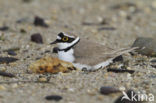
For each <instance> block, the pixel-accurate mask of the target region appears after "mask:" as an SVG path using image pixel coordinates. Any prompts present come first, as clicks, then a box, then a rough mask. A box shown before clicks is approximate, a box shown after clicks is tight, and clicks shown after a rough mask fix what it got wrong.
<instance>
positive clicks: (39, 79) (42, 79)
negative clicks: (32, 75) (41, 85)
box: [38, 77, 48, 82]
mask: <svg viewBox="0 0 156 103" xmlns="http://www.w3.org/2000/svg"><path fill="white" fill-rule="evenodd" d="M38 81H39V82H47V81H48V80H47V78H45V77H39V78H38Z"/></svg>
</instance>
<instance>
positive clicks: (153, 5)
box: [0, 0, 156, 48]
mask: <svg viewBox="0 0 156 103" xmlns="http://www.w3.org/2000/svg"><path fill="white" fill-rule="evenodd" d="M36 16H38V17H40V18H42V19H44V21H45V22H46V23H47V25H49V27H47V28H42V27H36V26H34V24H33V23H34V19H35V17H36ZM3 26H7V27H9V29H8V30H6V31H5V35H4V38H5V39H6V40H7V41H8V42H10V43H11V44H10V45H14V44H16V45H21V44H27V41H29V37H30V35H31V34H33V33H36V32H39V33H41V34H42V35H43V37H44V38H45V42H46V43H49V42H51V41H52V40H54V38H55V37H56V35H57V34H58V33H59V32H71V33H74V34H76V35H79V36H81V37H84V38H88V39H91V40H95V41H98V42H101V43H103V44H106V45H110V46H113V47H114V48H116V47H127V46H130V45H131V44H132V43H133V41H134V40H135V38H136V37H139V36H145V37H154V36H155V35H156V30H155V28H156V1H155V0H77V1H76V0H0V27H3ZM23 29H24V30H23ZM22 30H23V31H25V32H26V33H25V34H24V35H23V33H21V31H22ZM2 32H3V31H2ZM7 41H6V42H7ZM19 41H22V42H21V43H20V44H19ZM3 43H5V42H3Z"/></svg>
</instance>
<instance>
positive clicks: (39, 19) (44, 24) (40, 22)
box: [34, 16, 49, 28]
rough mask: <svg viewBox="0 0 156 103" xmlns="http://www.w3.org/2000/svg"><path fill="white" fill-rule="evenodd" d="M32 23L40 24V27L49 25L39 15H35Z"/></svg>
mask: <svg viewBox="0 0 156 103" xmlns="http://www.w3.org/2000/svg"><path fill="white" fill-rule="evenodd" d="M34 25H35V26H41V27H46V28H47V27H49V26H48V24H46V23H45V21H44V19H42V18H41V17H38V16H36V17H35V20H34Z"/></svg>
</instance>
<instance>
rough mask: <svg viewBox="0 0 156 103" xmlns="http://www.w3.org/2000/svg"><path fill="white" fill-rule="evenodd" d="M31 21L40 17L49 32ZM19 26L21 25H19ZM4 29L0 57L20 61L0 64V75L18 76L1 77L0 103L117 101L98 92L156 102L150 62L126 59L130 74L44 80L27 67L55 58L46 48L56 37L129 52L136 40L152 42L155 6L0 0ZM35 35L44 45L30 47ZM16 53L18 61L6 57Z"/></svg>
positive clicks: (115, 0) (151, 2)
mask: <svg viewBox="0 0 156 103" xmlns="http://www.w3.org/2000/svg"><path fill="white" fill-rule="evenodd" d="M23 1H30V2H23ZM127 3H128V4H127ZM35 16H39V17H42V18H43V19H44V20H45V22H46V23H47V24H48V25H49V27H48V28H45V27H39V26H34V24H33V21H34V18H35ZM19 20H22V21H21V22H20V23H17V21H18V22H19ZM3 26H8V27H9V29H8V30H6V31H0V48H1V54H0V55H1V56H2V57H8V56H9V57H15V58H18V59H19V60H17V61H16V62H14V63H10V64H0V70H4V71H6V72H9V73H13V74H15V75H16V77H15V78H7V77H2V76H0V103H49V101H47V100H46V99H45V96H47V95H60V96H62V98H63V99H62V100H60V101H59V103H113V102H114V101H115V100H116V99H117V98H118V97H119V96H120V95H121V93H117V94H116V93H115V94H113V95H106V96H105V95H101V94H100V93H99V90H100V87H101V86H111V87H116V88H120V89H121V88H123V87H124V88H125V89H126V90H129V89H133V90H135V91H140V92H146V93H147V94H149V93H152V94H153V95H154V96H155V99H156V68H154V67H152V66H151V62H150V60H151V59H153V58H152V57H146V56H141V55H137V56H130V55H127V56H125V59H126V60H128V61H129V63H128V68H130V69H132V70H135V73H134V74H129V73H112V72H107V69H106V68H103V69H100V70H98V71H95V72H84V71H72V72H71V73H59V74H46V75H42V74H32V73H29V72H28V71H29V70H28V66H29V65H30V64H31V63H32V62H33V61H35V60H36V59H37V58H41V57H45V56H47V55H49V56H54V57H56V55H55V54H53V53H52V48H53V46H51V45H49V43H50V42H52V41H54V40H55V39H56V35H57V34H58V33H59V32H71V33H74V34H76V35H78V36H80V37H81V38H87V39H90V40H93V41H96V42H99V43H101V44H105V45H108V46H110V47H112V48H123V47H130V46H131V45H132V44H133V42H134V40H135V39H136V38H137V37H138V36H144V37H153V38H155V37H156V1H155V0H0V27H3ZM23 29H24V30H25V33H24V32H21V31H22V30H23ZM34 33H40V34H41V35H42V36H43V42H44V43H43V44H37V43H33V42H31V41H30V37H31V35H32V34H34ZM17 47H18V48H19V50H18V51H16V53H17V55H16V56H10V55H8V54H7V53H6V52H4V50H6V49H10V48H17ZM45 51H50V52H45ZM119 64H120V63H118V64H116V65H119ZM121 64H122V63H121ZM41 76H42V77H44V78H49V82H46V83H45V82H40V80H39V77H41ZM54 102H55V101H54ZM149 103H156V100H155V102H149Z"/></svg>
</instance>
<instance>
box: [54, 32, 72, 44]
mask: <svg viewBox="0 0 156 103" xmlns="http://www.w3.org/2000/svg"><path fill="white" fill-rule="evenodd" d="M58 36H59V37H60V38H61V39H57V42H60V43H71V42H73V41H74V40H75V38H72V37H68V36H65V35H64V33H62V32H60V33H59V34H58ZM64 37H67V38H68V40H67V41H63V38H64Z"/></svg>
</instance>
